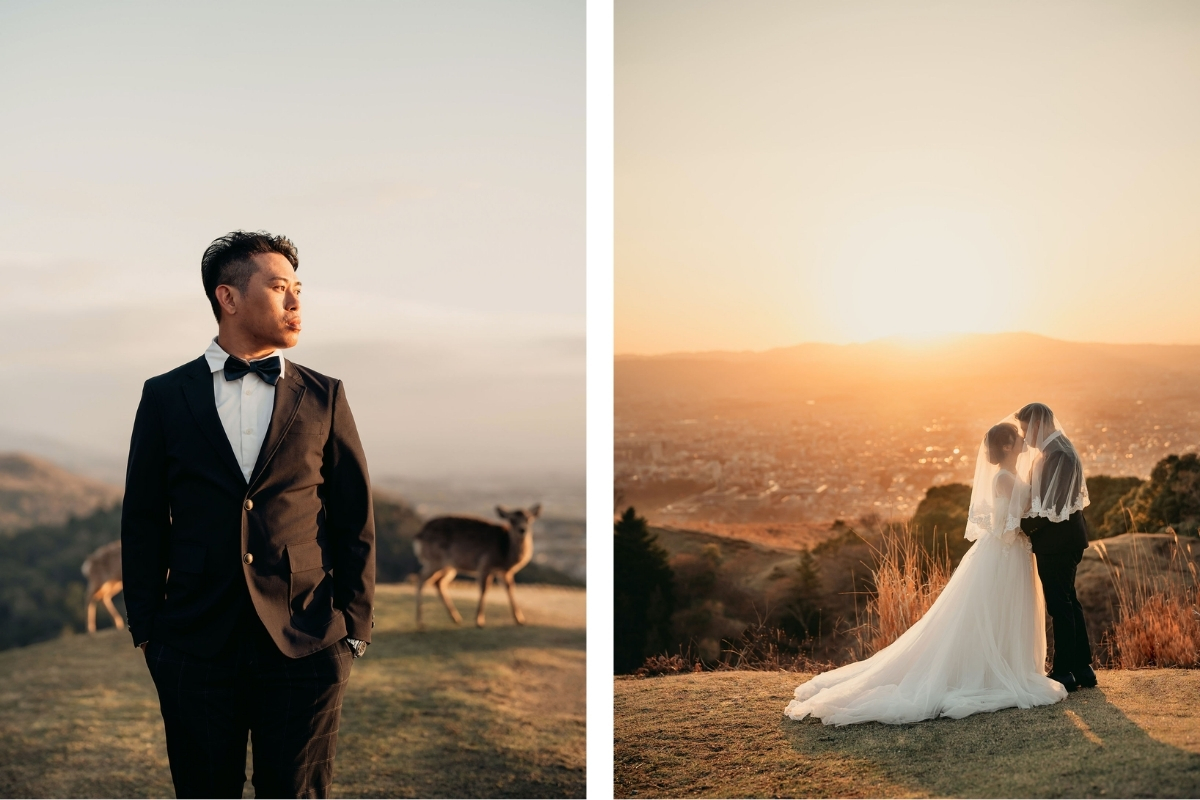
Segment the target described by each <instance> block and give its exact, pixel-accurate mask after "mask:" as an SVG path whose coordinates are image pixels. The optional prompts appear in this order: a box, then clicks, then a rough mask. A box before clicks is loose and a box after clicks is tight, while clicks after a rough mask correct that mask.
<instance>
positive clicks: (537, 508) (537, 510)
mask: <svg viewBox="0 0 1200 800" xmlns="http://www.w3.org/2000/svg"><path fill="white" fill-rule="evenodd" d="M541 513H542V504H541V503H535V504H534V505H533V506H532V507H531V508H530V509H529V516H531V517H536V516H538V515H539V514H541Z"/></svg>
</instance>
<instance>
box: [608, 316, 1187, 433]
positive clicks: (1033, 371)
mask: <svg viewBox="0 0 1200 800" xmlns="http://www.w3.org/2000/svg"><path fill="white" fill-rule="evenodd" d="M614 367H615V375H614V378H615V395H616V396H615V401H616V405H617V414H618V417H620V415H621V413H622V410H623V409H624V410H633V409H635V408H638V407H641V408H644V407H646V404H650V405H658V404H664V403H665V404H668V405H672V406H676V407H678V409H679V410H680V412H681V413H682V412H683V411H685V410H687V409H689V408H691V409H692V410H693V411H695V412H696V413H701V412H704V411H711V410H713V409H714V404H716V405H721V404H733V405H735V406H743V407H744V406H764V405H777V404H783V405H792V406H797V407H803V406H805V405H823V406H825V407H827V408H828V407H829V406H831V405H832V406H835V407H841V408H845V409H849V408H852V407H860V408H861V407H868V406H869V407H870V409H871V411H872V412H874V413H881V412H882V413H887V414H889V415H911V414H916V415H918V416H919V417H921V418H926V417H936V416H940V414H941V413H942V412H944V411H946V410H948V409H953V412H966V415H967V416H970V417H978V418H979V419H983V420H995V419H999V418H1000V417H1002V416H1003V415H1004V414H1006V413H1009V412H1011V411H1014V410H1016V409H1017V408H1019V407H1020V406H1021V405H1023V404H1024V403H1027V402H1030V401H1033V400H1039V401H1043V402H1047V403H1049V404H1050V405H1051V406H1052V407H1054V408H1055V410H1056V411H1058V412H1060V413H1063V414H1065V415H1066V416H1067V419H1068V422H1070V418H1071V415H1072V414H1075V415H1083V416H1088V417H1092V416H1097V415H1103V414H1105V413H1106V412H1107V410H1108V408H1107V407H1110V406H1112V405H1113V404H1117V405H1126V403H1125V402H1123V401H1129V405H1133V404H1137V401H1138V400H1142V401H1143V402H1144V403H1147V404H1150V403H1152V404H1153V405H1155V406H1157V407H1158V409H1159V410H1160V411H1162V412H1167V413H1168V414H1169V415H1170V416H1175V417H1183V418H1186V417H1187V416H1188V409H1190V408H1191V407H1192V406H1194V405H1195V398H1196V397H1197V396H1200V346H1197V345H1122V344H1095V343H1083V342H1067V341H1061V340H1057V339H1050V338H1047V337H1044V336H1037V335H1034V334H1027V333H1004V334H972V335H963V336H954V337H944V338H941V339H937V340H932V341H929V342H911V341H905V340H902V339H883V340H878V341H874V342H868V343H865V344H852V345H833V344H819V343H813V344H801V345H797V346H794V347H785V348H778V349H775V350H766V351H761V352H705V353H673V354H667V355H658V356H628V355H627V356H618V357H617V358H616V361H615V365H614ZM810 401H811V402H810ZM1168 408H1169V409H1170V410H1169V411H1168ZM968 409H969V410H968ZM717 413H719V411H718V412H717Z"/></svg>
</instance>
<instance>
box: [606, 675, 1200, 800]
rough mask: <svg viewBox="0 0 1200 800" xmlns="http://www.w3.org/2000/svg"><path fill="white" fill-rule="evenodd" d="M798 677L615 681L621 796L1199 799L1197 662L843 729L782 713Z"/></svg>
mask: <svg viewBox="0 0 1200 800" xmlns="http://www.w3.org/2000/svg"><path fill="white" fill-rule="evenodd" d="M806 679H807V676H803V675H797V674H793V673H766V672H710V673H701V674H696V675H681V676H673V677H665V678H650V679H634V678H618V679H616V681H615V690H616V697H615V703H616V705H615V712H614V713H615V719H614V724H615V739H616V742H615V772H616V774H615V792H616V795H617V796H618V797H1197V796H1200V671H1196V670H1146V671H1137V672H1112V671H1102V672H1101V673H1099V679H1100V686H1099V687H1098V688H1096V689H1085V690H1081V691H1078V692H1075V693H1074V694H1072V695H1070V696H1069V697H1068V698H1067V699H1066V700H1064V701H1063V702H1061V703H1058V704H1056V705H1053V706H1047V707H1041V708H1033V709H1027V710H1022V709H1006V710H1004V711H998V712H995V713H992V714H978V715H975V716H971V717H967V718H965V719H961V720H951V719H937V720H930V721H927V722H920V723H916V724H912V725H898V726H893V725H882V724H879V723H868V724H861V725H850V726H846V727H842V728H838V727H832V726H830V727H826V726H825V725H822V724H821V723H820V721H817V720H812V719H806V720H803V721H800V722H795V721H793V720H790V719H787V718H786V717H784V716H783V709H784V706H786V705H787V702H788V700H790V699H791V696H792V691H793V689H794V688H795V687H796V686H797V685H798V684H800V683H802V682H803V681H804V680H806Z"/></svg>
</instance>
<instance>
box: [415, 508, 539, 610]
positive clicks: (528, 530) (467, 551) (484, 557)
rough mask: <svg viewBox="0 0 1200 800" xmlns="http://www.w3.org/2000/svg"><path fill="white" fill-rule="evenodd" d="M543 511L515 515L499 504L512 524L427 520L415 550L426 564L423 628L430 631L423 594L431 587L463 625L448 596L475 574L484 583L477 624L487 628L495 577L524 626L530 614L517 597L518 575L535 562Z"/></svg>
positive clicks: (419, 587) (422, 578) (422, 574)
mask: <svg viewBox="0 0 1200 800" xmlns="http://www.w3.org/2000/svg"><path fill="white" fill-rule="evenodd" d="M541 513H542V504H541V503H538V504H537V505H534V506H532V507H530V508H529V509H528V510H526V509H521V508H518V509H516V510H513V511H510V510H508V509H507V508H505V507H504V506H496V514H497V516H499V517H500V518H501V519H502V520H504V521H505V522H506V523H507V525H497V524H496V523H495V522H491V521H490V520H486V519H480V518H478V517H463V516H445V517H434V518H433V519H431V520H429V521H428V522H426V523H425V525H424V527H422V528H421V531H420V533H418V534H417V535H416V538H415V539H414V540H413V551H414V552H415V553H416V555H417V559H418V560H419V561H420V562H421V571H420V573H419V576H418V579H417V629H418V630H424V629H425V623H424V621H423V620H422V618H421V590H422V589H427V588H429V587H430V586H437V590H438V594H439V595H441V598H442V603H443V604H444V605H445V606H446V610H447V611H448V612H450V619H452V620H454V624H455V625H461V624H462V616H461V615H460V614H459V613H458V609H457V608H455V607H454V602H453V601H451V599H450V597H449V596H448V595H447V594H446V587H447V586H448V585H449V584H450V581H452V580H454V576H455V575H457V574H458V573H459V572H466V573H475V575H476V576H477V577H478V579H479V608H478V609H477V610H476V611H475V625H476V626H478V627H480V628H482V627H483V623H484V619H483V603H484V598H485V597H486V596H487V589H488V584H490V583H491V582H492V576H493V575H502V576H503V577H504V585H505V587H506V588H507V589H508V602H509V605H510V606H511V607H512V615H513V620H514V621H515V622H516V623H517V624H518V625H524V624H525V615H524V614H522V613H521V609H520V608H518V607H517V598H516V597H515V596H514V595H513V583H514V581H513V576H514V575H516V574H517V572H518V571H519V570H520V569H521V567H523V566H525V565H526V564H528V563H529V560H530V559H531V558H533V521H534V519H536V518H537V516H538V515H539V514H541Z"/></svg>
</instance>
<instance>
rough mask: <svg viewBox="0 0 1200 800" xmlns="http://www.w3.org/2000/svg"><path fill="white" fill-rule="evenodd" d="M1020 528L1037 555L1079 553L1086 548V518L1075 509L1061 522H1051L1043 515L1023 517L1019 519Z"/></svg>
mask: <svg viewBox="0 0 1200 800" xmlns="http://www.w3.org/2000/svg"><path fill="white" fill-rule="evenodd" d="M1021 530H1023V531H1025V535H1026V536H1028V537H1029V542H1030V544H1032V545H1033V552H1034V553H1036V554H1037V555H1042V556H1048V555H1058V554H1060V553H1076V554H1081V553H1083V551H1084V550H1086V549H1087V548H1088V527H1087V520H1086V519H1084V517H1083V512H1082V511H1076V512H1075V513H1074V514H1072V515H1071V516H1069V517H1067V518H1066V519H1064V520H1063V521H1062V522H1051V521H1050V520H1048V519H1046V518H1045V517H1025V518H1024V519H1023V520H1021Z"/></svg>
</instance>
